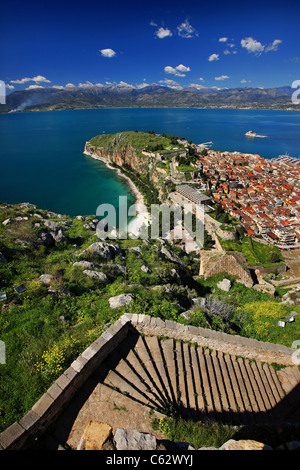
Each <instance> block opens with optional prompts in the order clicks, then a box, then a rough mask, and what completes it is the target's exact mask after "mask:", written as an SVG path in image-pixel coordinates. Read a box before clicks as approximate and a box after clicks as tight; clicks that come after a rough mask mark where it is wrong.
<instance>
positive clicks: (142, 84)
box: [136, 82, 149, 88]
mask: <svg viewBox="0 0 300 470" xmlns="http://www.w3.org/2000/svg"><path fill="white" fill-rule="evenodd" d="M146 86H149V83H146V82H144V83H140V84H139V85H136V87H137V88H145V87H146Z"/></svg>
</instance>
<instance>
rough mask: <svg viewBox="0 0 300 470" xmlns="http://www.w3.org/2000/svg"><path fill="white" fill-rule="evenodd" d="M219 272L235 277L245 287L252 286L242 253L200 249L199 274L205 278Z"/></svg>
mask: <svg viewBox="0 0 300 470" xmlns="http://www.w3.org/2000/svg"><path fill="white" fill-rule="evenodd" d="M220 273H227V274H231V275H232V276H235V277H237V278H238V280H239V281H240V282H241V283H242V284H244V285H245V286H246V287H252V286H253V279H252V276H251V273H250V271H249V269H248V267H247V262H246V259H245V257H244V255H243V254H242V253H237V252H235V251H232V252H230V253H225V252H220V251H217V250H211V251H208V250H202V251H201V264H200V272H199V275H200V276H204V279H207V278H209V277H212V276H216V275H217V274H220Z"/></svg>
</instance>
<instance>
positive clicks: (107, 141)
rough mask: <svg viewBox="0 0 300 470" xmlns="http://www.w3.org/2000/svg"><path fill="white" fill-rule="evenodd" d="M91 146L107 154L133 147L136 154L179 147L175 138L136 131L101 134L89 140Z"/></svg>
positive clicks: (173, 136) (151, 132)
mask: <svg viewBox="0 0 300 470" xmlns="http://www.w3.org/2000/svg"><path fill="white" fill-rule="evenodd" d="M90 143H91V145H93V146H95V147H101V148H103V149H104V150H106V151H107V152H108V153H109V152H111V151H113V150H116V151H117V150H122V149H124V148H126V147H133V148H134V149H135V150H136V152H137V153H141V152H142V150H146V151H148V152H151V151H153V152H155V151H161V150H166V149H168V148H170V149H172V148H173V147H174V146H175V147H177V148H178V147H179V144H178V142H177V136H175V135H166V134H163V135H156V134H155V133H154V131H150V132H148V133H145V132H138V131H128V132H120V133H118V134H102V135H98V136H96V137H93V138H92V139H91V140H90Z"/></svg>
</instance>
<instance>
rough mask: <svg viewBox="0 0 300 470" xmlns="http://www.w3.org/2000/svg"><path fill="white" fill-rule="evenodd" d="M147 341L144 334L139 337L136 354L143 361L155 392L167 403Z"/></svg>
mask: <svg viewBox="0 0 300 470" xmlns="http://www.w3.org/2000/svg"><path fill="white" fill-rule="evenodd" d="M145 341H146V340H145V339H144V338H143V337H142V336H141V337H140V338H139V339H138V341H137V343H136V347H135V354H136V356H137V358H138V359H139V361H141V362H142V364H143V367H144V369H145V370H146V371H147V373H148V378H149V380H150V381H151V384H152V386H153V387H154V389H155V392H156V393H157V395H158V396H159V397H160V400H161V401H162V402H163V403H166V402H167V401H168V400H167V397H166V395H165V393H164V390H163V388H162V386H161V382H160V380H159V377H158V375H157V370H156V368H155V367H154V364H153V359H152V357H151V355H149V351H148V349H147V347H146V344H145Z"/></svg>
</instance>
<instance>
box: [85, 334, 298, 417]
mask: <svg viewBox="0 0 300 470" xmlns="http://www.w3.org/2000/svg"><path fill="white" fill-rule="evenodd" d="M287 369H289V377H290V379H289V378H288V379H287V380H286V385H287V382H288V380H290V381H291V383H293V381H294V382H295V383H299V381H300V372H299V370H298V369H297V367H289V368H287ZM279 372H280V370H279ZM279 372H276V371H275V369H274V368H273V367H272V366H270V365H269V364H267V363H262V362H259V361H256V360H250V359H244V358H241V357H238V356H235V355H233V354H228V353H226V354H225V353H223V352H220V351H216V350H211V349H209V348H206V347H202V346H196V345H193V344H190V343H188V342H183V341H178V340H176V339H171V338H160V337H159V336H152V335H143V334H140V333H138V332H137V331H136V330H135V331H132V332H131V333H130V334H129V335H128V337H127V338H126V340H125V341H123V342H122V343H121V344H119V346H118V347H117V348H116V349H115V350H114V351H113V352H112V353H111V354H110V355H109V357H108V358H107V359H106V360H105V363H104V364H102V366H101V368H100V369H98V371H97V373H96V375H95V376H94V378H97V380H98V381H100V382H102V383H103V385H104V386H106V387H108V388H110V389H112V390H114V391H117V392H119V393H121V394H123V395H125V396H126V397H127V398H130V399H131V400H133V401H136V402H137V403H139V404H142V405H144V406H146V407H148V408H149V409H153V410H156V411H159V412H161V413H163V414H166V415H170V414H173V415H177V416H179V415H180V416H182V417H184V418H190V419H194V420H202V419H206V418H209V419H216V420H220V421H223V422H226V423H231V424H235V425H239V424H243V425H244V424H278V423H280V422H282V421H285V417H287V419H286V421H288V422H293V421H295V422H300V413H299V409H298V410H296V411H295V412H293V407H294V406H295V405H297V403H296V401H295V400H296V399H295V400H294V399H293V394H292V393H289V394H287V393H286V390H285V389H284V388H283V386H282V382H281V381H280V375H278V374H279ZM96 376H97V377H96ZM291 383H289V382H288V385H289V386H290V389H291V388H292V387H291ZM285 388H286V387H285Z"/></svg>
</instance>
